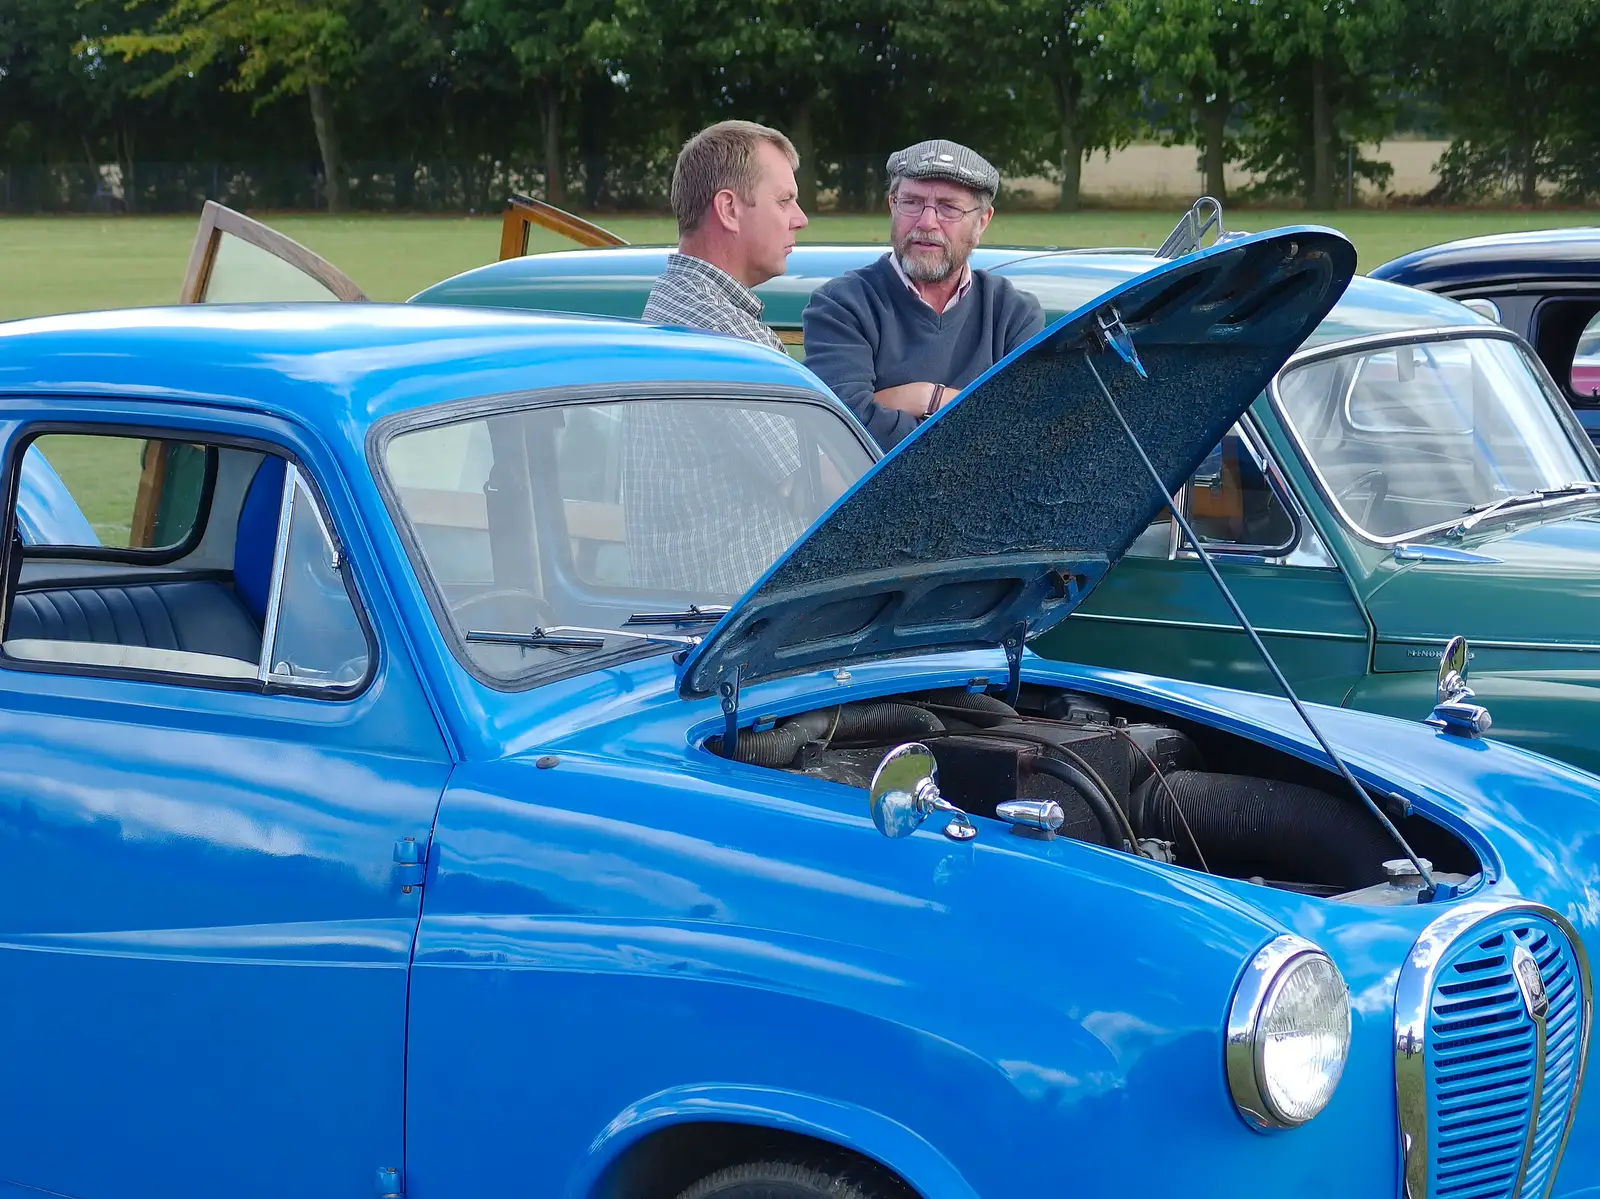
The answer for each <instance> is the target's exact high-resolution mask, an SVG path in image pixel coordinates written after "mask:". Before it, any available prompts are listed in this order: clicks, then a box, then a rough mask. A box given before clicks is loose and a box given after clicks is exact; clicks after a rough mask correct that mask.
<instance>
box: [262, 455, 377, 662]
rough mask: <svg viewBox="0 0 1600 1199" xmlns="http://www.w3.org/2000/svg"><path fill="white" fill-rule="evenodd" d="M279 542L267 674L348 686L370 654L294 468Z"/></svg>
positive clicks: (336, 558)
mask: <svg viewBox="0 0 1600 1199" xmlns="http://www.w3.org/2000/svg"><path fill="white" fill-rule="evenodd" d="M293 477H294V486H293V489H292V491H291V493H290V494H291V498H292V503H291V506H290V511H289V521H288V536H287V538H286V539H285V541H284V542H283V545H282V549H281V553H282V559H283V563H282V568H281V569H280V570H279V571H278V579H279V594H278V596H277V600H276V603H275V604H274V605H273V611H275V612H276V620H275V621H273V622H272V625H271V638H270V643H269V648H268V650H267V652H266V655H265V656H266V660H267V662H268V664H269V670H268V675H269V677H270V678H271V679H274V680H276V681H279V682H283V683H291V684H301V685H310V686H316V687H327V686H331V687H348V686H352V685H354V684H357V683H359V682H360V681H361V680H362V678H364V677H365V675H366V673H367V667H368V664H369V661H370V653H369V650H368V646H367V635H366V632H365V630H364V629H362V627H361V618H360V617H359V616H358V615H357V614H356V609H355V605H354V604H352V603H351V600H350V595H349V591H348V589H347V588H346V586H345V580H344V574H343V570H342V568H343V565H344V563H343V562H342V560H341V558H340V550H339V547H338V544H337V543H336V542H335V541H334V539H333V536H332V534H331V533H330V532H329V530H328V526H327V523H326V522H325V520H324V519H323V516H322V511H321V509H320V508H319V507H318V505H317V500H316V497H315V496H314V495H312V494H311V489H310V488H309V487H307V486H306V482H305V479H304V478H303V477H302V476H301V475H300V473H299V471H298V470H294V471H293Z"/></svg>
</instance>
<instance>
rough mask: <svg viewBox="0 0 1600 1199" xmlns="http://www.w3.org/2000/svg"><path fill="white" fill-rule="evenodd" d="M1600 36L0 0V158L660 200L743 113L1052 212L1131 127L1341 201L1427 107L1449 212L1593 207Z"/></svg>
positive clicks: (525, 0) (965, 2)
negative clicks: (507, 183) (1456, 202)
mask: <svg viewBox="0 0 1600 1199" xmlns="http://www.w3.org/2000/svg"><path fill="white" fill-rule="evenodd" d="M1597 52H1600V0H1427V2H1424V0H852V3H850V4H841V3H839V2H838V0H0V164H12V165H18V164H41V165H48V164H61V165H62V167H63V169H65V167H66V166H67V164H78V165H77V166H75V167H74V168H73V169H77V170H80V171H85V172H88V174H89V175H90V176H96V172H101V173H103V172H104V171H106V170H108V169H115V170H117V171H118V172H119V173H120V178H121V186H122V191H123V193H124V194H125V195H126V197H127V202H128V203H129V204H134V203H135V202H136V199H137V197H140V196H148V195H150V194H151V193H150V192H149V189H148V188H147V187H145V186H144V185H143V184H142V183H141V182H140V181H141V180H143V179H145V178H146V172H145V169H144V168H145V167H146V166H147V164H154V163H158V162H169V163H178V162H197V161H206V162H221V163H227V162H235V163H236V162H240V161H255V162H272V163H282V164H285V168H284V169H286V170H295V169H300V170H302V171H310V170H311V165H310V164H316V168H315V177H316V178H318V179H320V180H321V181H322V182H321V192H320V194H321V197H322V199H323V201H324V202H326V203H327V204H328V205H329V206H330V207H337V206H338V205H339V204H340V203H341V201H342V200H343V198H344V192H345V189H346V187H350V188H355V189H356V194H357V195H358V196H366V195H369V194H372V187H373V185H372V183H371V180H370V176H371V174H372V172H371V171H370V170H368V169H367V168H366V167H364V166H363V165H362V164H366V163H374V162H390V163H394V162H412V163H418V164H427V163H430V162H441V161H443V160H449V162H451V163H452V164H456V165H457V166H458V167H459V168H460V169H461V170H464V171H476V172H478V173H479V174H480V175H481V176H482V180H483V181H484V182H483V183H482V186H478V185H474V187H475V190H474V191H473V194H478V192H480V191H483V190H484V189H485V188H487V189H488V191H489V192H492V191H493V189H494V187H495V186H498V185H496V184H493V183H491V182H488V181H489V180H491V179H503V178H512V179H517V180H520V181H525V182H519V183H518V186H531V187H542V188H543V189H544V192H545V194H547V195H548V196H550V197H551V198H553V199H555V200H557V201H566V200H567V197H568V194H569V192H573V191H575V192H576V194H577V196H578V198H577V199H576V200H575V201H573V202H574V203H576V204H578V205H580V206H585V207H589V208H596V207H605V206H608V205H626V204H640V203H649V204H659V203H660V202H661V201H662V200H663V199H664V193H665V187H666V181H667V178H668V175H669V174H670V169H671V162H672V158H673V155H674V154H675V152H676V150H677V147H678V146H679V145H681V144H682V141H683V139H684V138H685V137H686V136H688V134H690V133H691V132H693V131H694V130H695V129H697V128H699V127H701V126H702V125H704V124H705V123H707V122H709V121H713V120H716V119H719V118H721V117H726V116H744V117H749V118H752V119H755V120H761V121H765V122H768V123H771V124H774V125H777V126H778V127H780V128H782V129H784V130H785V131H786V132H788V133H789V134H790V136H791V137H792V138H793V140H794V141H795V143H796V145H797V146H798V148H799V150H800V153H801V156H802V159H803V162H802V166H801V170H800V172H799V177H800V180H801V186H802V194H803V201H804V203H806V204H807V205H808V206H814V204H815V201H816V198H817V196H818V195H819V194H820V193H822V192H825V191H831V192H832V193H833V194H834V195H835V196H836V197H838V199H839V201H840V202H841V203H844V204H846V205H850V206H863V205H866V206H874V205H876V204H879V203H881V192H882V186H883V162H884V159H885V157H886V155H887V154H888V153H889V152H890V151H891V150H893V149H895V148H897V147H899V146H903V145H906V144H908V143H910V142H912V141H916V140H919V139H921V138H924V137H932V136H946V137H952V138H955V139H957V140H961V141H964V142H967V143H968V144H970V145H972V146H974V147H976V148H978V149H979V150H981V151H982V152H984V153H985V154H987V155H988V156H989V157H990V158H991V159H993V160H994V161H995V162H996V164H997V165H998V166H1000V168H1001V170H1002V172H1003V173H1004V174H1005V175H1006V176H1007V177H1009V178H1015V177H1016V176H1018V175H1019V174H1046V175H1050V176H1053V177H1054V178H1055V179H1057V180H1058V181H1059V184H1060V191H1059V203H1060V204H1061V205H1063V206H1065V207H1071V206H1073V205H1075V204H1076V203H1077V202H1078V193H1079V182H1080V178H1081V174H1080V172H1081V169H1082V166H1083V163H1084V162H1085V161H1086V159H1087V157H1088V155H1090V154H1091V153H1093V152H1095V151H1097V150H1100V149H1107V148H1111V147H1115V146H1118V145H1121V144H1123V143H1124V142H1126V141H1127V140H1129V139H1131V138H1135V137H1155V138H1158V139H1161V140H1164V141H1166V142H1168V143H1186V144H1193V145H1194V146H1195V147H1196V149H1197V151H1198V155H1199V165H1200V167H1201V169H1202V171H1203V175H1204V178H1205V181H1206V188H1207V190H1208V191H1211V192H1213V193H1214V194H1218V195H1219V196H1220V195H1222V193H1223V191H1224V185H1225V183H1226V176H1225V174H1224V168H1225V167H1231V168H1232V169H1235V170H1238V169H1244V170H1247V171H1250V172H1252V173H1253V175H1254V177H1255V180H1256V182H1255V184H1254V185H1253V187H1252V188H1251V189H1250V190H1251V194H1253V195H1256V196H1262V197H1266V196H1273V197H1284V196H1298V197H1300V198H1301V199H1302V200H1303V201H1304V202H1305V203H1306V204H1308V205H1310V206H1313V207H1329V206H1333V205H1335V204H1338V203H1342V202H1343V201H1344V198H1345V195H1346V189H1347V188H1348V187H1350V186H1351V185H1352V183H1353V182H1354V180H1356V179H1359V180H1362V181H1364V182H1365V183H1368V184H1372V183H1377V184H1382V183H1383V181H1384V173H1383V172H1384V168H1383V167H1381V166H1380V165H1379V164H1377V163H1375V162H1372V161H1369V160H1368V159H1369V157H1370V149H1371V147H1372V145H1373V144H1374V143H1376V142H1378V141H1380V140H1382V139H1384V138H1385V137H1388V136H1390V135H1392V134H1393V133H1394V131H1395V128H1396V125H1397V122H1398V121H1400V120H1401V119H1402V117H1403V116H1404V115H1405V114H1417V113H1425V114H1427V121H1428V123H1429V128H1430V129H1431V130H1433V131H1443V132H1444V133H1445V134H1446V135H1447V136H1449V137H1450V138H1451V139H1452V144H1451V147H1450V150H1449V152H1448V153H1447V154H1446V156H1445V158H1444V160H1443V162H1442V180H1443V182H1442V185H1441V188H1440V192H1439V198H1449V199H1470V198H1477V197H1481V196H1497V197H1498V196H1505V197H1509V198H1512V199H1516V200H1520V201H1521V202H1524V203H1533V202H1535V201H1537V200H1539V199H1540V198H1541V197H1543V196H1545V195H1548V194H1550V192H1551V191H1552V189H1556V190H1559V191H1560V192H1561V194H1563V195H1564V196H1567V197H1589V196H1594V195H1597V194H1600V103H1597V101H1600V94H1597V92H1600V73H1597V72H1595V71H1594V70H1593V69H1592V66H1591V64H1592V63H1594V62H1596V61H1600V57H1597ZM308 118H309V119H308ZM1412 119H1414V118H1412ZM347 150H348V151H349V154H348V159H349V160H354V161H347ZM1364 151H1366V153H1364ZM107 164H110V166H109V167H108V166H107ZM293 164H302V165H301V166H299V167H295V166H294V165H293ZM364 170H367V175H365V176H364V175H363V174H362V172H363V171H364ZM391 173H392V174H394V181H393V184H392V186H390V185H387V184H386V185H385V186H387V187H389V192H388V193H387V194H389V195H390V196H391V200H392V202H394V203H399V204H403V203H404V202H405V197H406V196H407V195H409V194H411V192H410V191H408V188H409V187H411V183H410V182H408V181H407V180H406V179H405V178H404V175H405V172H404V171H399V172H391ZM425 173H426V168H425V167H424V166H418V167H417V168H416V169H415V171H414V172H413V174H414V175H415V176H416V178H417V179H418V180H420V179H422V178H423V176H424V175H425ZM198 186H200V184H199V183H194V184H192V187H198ZM363 188H365V189H366V190H365V191H363V190H362V189H363Z"/></svg>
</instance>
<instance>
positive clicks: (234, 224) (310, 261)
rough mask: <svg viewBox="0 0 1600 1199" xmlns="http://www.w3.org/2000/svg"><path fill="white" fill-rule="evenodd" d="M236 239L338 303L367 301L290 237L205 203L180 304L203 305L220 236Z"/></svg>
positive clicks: (349, 282)
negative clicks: (282, 264)
mask: <svg viewBox="0 0 1600 1199" xmlns="http://www.w3.org/2000/svg"><path fill="white" fill-rule="evenodd" d="M224 234H226V235H228V236H231V237H237V238H238V239H239V240H240V241H243V242H248V243H249V244H250V245H252V246H255V247H256V248H257V249H259V250H265V251H266V252H267V253H268V254H271V255H272V256H273V257H274V258H279V259H282V260H283V261H284V262H287V263H288V264H289V265H290V266H292V267H294V268H295V269H296V270H298V271H300V272H301V273H302V274H305V275H309V276H310V277H311V278H313V279H315V280H316V281H317V282H318V283H320V284H322V286H324V287H326V288H327V289H328V290H329V291H331V292H332V293H333V294H334V295H335V296H337V297H338V298H339V299H341V300H349V301H357V300H365V299H367V298H368V296H367V293H366V292H364V291H362V290H361V289H360V288H359V287H357V286H356V284H355V281H354V280H352V279H351V278H350V276H348V275H346V274H345V273H344V272H343V271H341V270H340V269H339V268H338V267H336V266H334V265H333V264H332V263H331V262H329V261H327V260H326V259H325V258H321V257H319V256H318V255H316V254H313V253H312V252H311V251H310V250H308V249H306V248H305V247H304V246H302V245H301V244H300V243H299V242H297V241H295V240H294V239H293V238H292V237H286V236H284V235H283V234H282V233H279V232H278V231H277V230H276V229H272V228H269V227H268V226H266V225H263V224H262V223H261V222H260V221H257V220H252V219H251V218H250V217H247V216H245V215H244V214H243V213H239V212H235V211H233V209H231V208H226V207H224V206H223V205H221V204H218V203H217V202H216V201H215V200H207V201H206V206H205V208H203V209H202V210H201V212H200V228H199V229H198V230H197V231H196V232H195V237H194V246H193V247H192V248H191V249H190V251H189V267H188V269H187V270H186V271H185V272H184V276H183V288H182V290H181V291H180V292H179V293H178V303H180V304H201V303H204V302H205V300H204V297H205V294H206V289H207V288H208V287H209V286H210V285H211V268H212V267H213V266H215V265H216V261H217V251H218V250H219V249H220V248H221V246H222V238H223V235H224Z"/></svg>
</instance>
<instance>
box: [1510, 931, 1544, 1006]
mask: <svg viewBox="0 0 1600 1199" xmlns="http://www.w3.org/2000/svg"><path fill="white" fill-rule="evenodd" d="M1511 973H1512V974H1513V975H1515V976H1516V979H1517V989H1518V990H1519V991H1521V992H1522V1006H1523V1007H1525V1008H1527V1009H1528V1015H1529V1016H1531V1017H1532V1018H1533V1019H1535V1020H1543V1019H1544V1018H1545V1016H1546V1015H1547V1014H1548V1013H1549V1011H1550V997H1549V996H1548V995H1547V994H1545V989H1544V975H1543V974H1542V973H1541V972H1540V970H1539V962H1538V959H1536V958H1535V957H1534V956H1533V954H1531V953H1529V952H1528V950H1527V948H1526V947H1525V946H1522V945H1518V946H1517V947H1516V948H1515V949H1513V950H1512V951H1511Z"/></svg>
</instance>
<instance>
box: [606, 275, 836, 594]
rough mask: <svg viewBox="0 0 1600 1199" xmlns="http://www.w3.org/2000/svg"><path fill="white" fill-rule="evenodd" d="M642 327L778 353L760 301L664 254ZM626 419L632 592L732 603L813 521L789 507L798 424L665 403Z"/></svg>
mask: <svg viewBox="0 0 1600 1199" xmlns="http://www.w3.org/2000/svg"><path fill="white" fill-rule="evenodd" d="M644 317H645V319H646V320H652V321H660V322H662V323H665V324H674V325H685V326H688V327H690V328H695V329H704V330H709V331H710V332H713V333H723V334H727V335H729V336H732V337H742V338H744V339H745V340H747V341H753V342H756V343H757V344H759V345H764V346H769V347H771V348H772V349H774V350H776V351H778V352H779V353H782V352H783V343H782V342H780V341H779V340H778V339H777V337H776V336H774V334H773V333H772V331H771V330H770V329H768V328H767V327H766V326H765V325H763V324H762V323H761V301H760V300H759V299H757V298H756V297H755V295H753V294H752V293H751V291H750V290H749V289H748V288H747V287H745V286H744V285H743V284H741V283H740V282H739V281H738V280H736V279H735V278H733V276H731V275H729V274H728V273H727V272H726V271H723V270H720V269H719V268H717V267H715V266H712V265H711V264H710V263H708V262H704V261H702V260H701V259H698V258H694V257H692V256H690V255H687V254H670V255H668V256H667V269H666V270H665V271H664V272H662V275H661V277H660V278H659V279H658V280H657V281H656V285H655V287H654V288H652V289H651V291H650V299H649V302H648V303H647V304H646V305H645V309H644ZM624 420H625V424H624V441H623V485H624V488H625V489H626V509H627V537H628V556H629V563H630V574H631V576H632V582H633V585H634V586H637V587H659V588H662V589H664V590H669V591H676V592H683V593H686V594H688V595H689V596H691V597H692V598H695V599H701V600H704V599H711V598H729V599H732V598H736V597H737V596H739V595H742V594H743V593H744V592H745V591H746V590H748V589H749V587H750V585H751V584H752V583H754V582H755V581H756V579H757V578H758V577H759V576H760V575H761V573H762V572H763V571H764V570H766V569H767V567H769V566H771V565H772V563H773V562H774V561H776V559H777V558H778V555H780V554H781V553H783V551H784V550H785V549H787V548H788V547H789V545H790V544H791V543H793V541H794V539H795V538H796V537H798V536H799V535H800V534H801V533H802V532H803V531H804V530H805V527H806V525H807V524H809V523H810V520H809V515H805V516H804V517H803V516H802V514H798V513H796V512H795V511H794V507H793V505H792V504H791V503H790V502H789V500H788V498H787V497H788V493H789V492H790V491H791V490H793V487H794V482H792V481H791V480H793V479H794V476H795V475H796V472H797V471H799V469H800V466H801V462H800V449H799V446H800V441H799V437H798V435H797V433H796V430H795V426H794V422H793V420H792V419H791V418H789V417H785V416H780V415H778V414H777V412H775V411H763V410H762V409H760V408H758V407H755V406H754V405H753V404H749V403H740V402H735V401H723V400H717V399H706V400H695V399H688V400H666V399H659V400H644V401H639V402H636V403H632V404H629V405H628V406H627V408H626V409H625V416H624Z"/></svg>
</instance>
